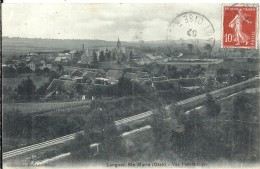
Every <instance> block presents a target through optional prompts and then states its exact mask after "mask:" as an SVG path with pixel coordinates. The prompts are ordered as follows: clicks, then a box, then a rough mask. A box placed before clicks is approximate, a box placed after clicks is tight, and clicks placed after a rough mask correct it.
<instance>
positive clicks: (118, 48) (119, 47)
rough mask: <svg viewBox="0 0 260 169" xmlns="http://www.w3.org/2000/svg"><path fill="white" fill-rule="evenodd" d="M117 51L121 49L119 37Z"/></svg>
mask: <svg viewBox="0 0 260 169" xmlns="http://www.w3.org/2000/svg"><path fill="white" fill-rule="evenodd" d="M117 51H121V42H120V40H119V38H118V40H117Z"/></svg>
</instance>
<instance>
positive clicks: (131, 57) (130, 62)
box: [129, 51, 134, 65]
mask: <svg viewBox="0 0 260 169" xmlns="http://www.w3.org/2000/svg"><path fill="white" fill-rule="evenodd" d="M133 63H134V55H133V52H132V51H131V52H130V54H129V64H130V65H132V64H133Z"/></svg>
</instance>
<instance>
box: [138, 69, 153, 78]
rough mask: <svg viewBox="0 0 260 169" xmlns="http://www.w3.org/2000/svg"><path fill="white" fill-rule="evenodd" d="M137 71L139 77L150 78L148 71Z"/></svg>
mask: <svg viewBox="0 0 260 169" xmlns="http://www.w3.org/2000/svg"><path fill="white" fill-rule="evenodd" d="M136 73H137V75H138V78H149V76H150V75H149V74H148V73H147V72H141V71H137V72H136Z"/></svg>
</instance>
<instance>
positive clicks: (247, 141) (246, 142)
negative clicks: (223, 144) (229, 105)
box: [231, 95, 258, 160]
mask: <svg viewBox="0 0 260 169" xmlns="http://www.w3.org/2000/svg"><path fill="white" fill-rule="evenodd" d="M252 103H253V101H252V100H250V98H249V97H247V96H245V95H243V96H238V97H237V98H236V99H235V100H234V102H233V107H234V110H233V113H232V116H231V120H232V123H233V124H232V127H233V136H232V150H233V151H232V153H233V154H239V156H238V158H240V159H239V160H244V159H247V158H248V157H249V155H250V154H249V153H251V151H250V150H254V148H253V147H254V146H255V145H254V144H255V143H253V140H255V139H254V137H255V135H254V134H251V133H252V123H250V122H251V121H253V119H254V117H255V116H256V115H257V114H258V112H257V111H255V110H257V107H258V103H257V106H256V107H253V104H252Z"/></svg>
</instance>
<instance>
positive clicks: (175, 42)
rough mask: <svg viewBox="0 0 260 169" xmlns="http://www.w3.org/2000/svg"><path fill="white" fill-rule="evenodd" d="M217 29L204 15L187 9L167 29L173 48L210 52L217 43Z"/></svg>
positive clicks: (168, 38)
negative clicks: (215, 34) (215, 36)
mask: <svg viewBox="0 0 260 169" xmlns="http://www.w3.org/2000/svg"><path fill="white" fill-rule="evenodd" d="M214 33H215V29H214V27H213V25H212V23H211V22H210V21H209V19H208V18H207V17H205V16H204V15H202V14H200V13H198V12H193V11H187V12H183V13H181V14H179V15H177V16H176V17H175V18H174V19H173V20H172V21H171V23H170V24H169V27H168V29H167V37H166V38H167V42H168V45H169V47H170V48H172V49H173V50H179V51H180V50H182V51H190V52H191V53H196V54H203V55H205V54H210V53H211V51H212V48H213V47H214V45H215V38H214Z"/></svg>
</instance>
